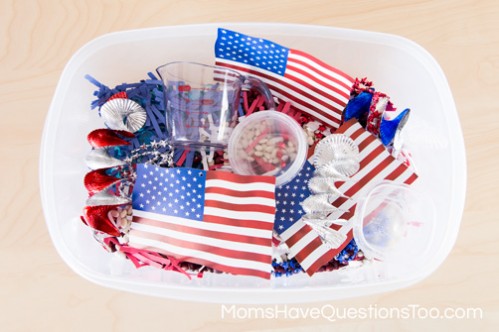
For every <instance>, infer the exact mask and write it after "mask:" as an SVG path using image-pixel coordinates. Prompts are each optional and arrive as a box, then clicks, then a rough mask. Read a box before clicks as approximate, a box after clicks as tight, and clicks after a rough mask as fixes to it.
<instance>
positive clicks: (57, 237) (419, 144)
mask: <svg viewBox="0 0 499 332" xmlns="http://www.w3.org/2000/svg"><path fill="white" fill-rule="evenodd" d="M218 27H225V28H229V29H232V30H236V31H240V32H243V33H246V34H250V35H253V36H260V37H262V38H267V39H270V40H272V41H275V42H278V43H280V44H282V45H285V46H287V47H290V48H296V49H300V50H304V51H307V52H309V53H311V54H313V55H315V56H317V57H319V58H320V59H322V60H324V61H325V62H327V63H329V64H331V65H333V66H336V67H337V68H339V69H341V70H343V71H345V72H346V73H348V74H350V75H351V76H353V77H368V78H369V79H370V80H373V81H374V83H375V87H376V88H377V89H378V90H380V91H383V92H385V93H387V94H388V95H389V96H390V97H391V99H392V100H393V102H394V103H395V105H396V106H398V107H410V108H411V109H412V113H411V118H410V120H409V122H408V125H407V126H406V129H405V131H404V136H405V141H406V143H407V144H408V145H409V147H410V149H411V151H412V154H413V157H414V161H415V164H416V166H417V169H418V174H419V179H418V180H417V181H416V183H415V184H414V187H415V188H416V189H417V190H419V191H421V192H424V193H425V194H426V195H428V196H430V197H431V199H432V200H433V201H434V202H435V205H436V219H437V225H436V230H435V237H434V239H435V240H434V241H433V243H432V244H431V248H430V253H431V254H429V255H428V257H427V259H425V260H424V261H422V262H420V264H418V266H416V267H414V268H412V269H411V268H407V267H405V268H403V269H400V270H397V269H395V270H394V269H390V270H387V269H384V268H383V264H381V263H374V264H366V265H364V266H361V267H359V268H353V267H351V268H347V269H344V270H341V271H334V272H322V273H316V274H315V275H314V276H313V277H309V276H307V275H306V274H305V273H302V274H299V275H295V276H292V277H290V278H286V277H280V278H274V279H272V280H270V281H268V280H260V279H257V278H252V277H241V276H231V275H222V274H209V273H208V274H205V276H204V277H203V278H201V279H196V278H194V279H193V280H191V281H189V280H188V279H187V278H186V277H185V276H184V275H182V274H180V273H175V272H167V271H162V270H158V269H155V268H149V267H146V268H141V269H135V267H134V266H133V265H132V264H131V263H130V262H129V261H125V260H123V259H121V258H119V257H116V256H114V255H112V254H109V253H107V252H106V251H105V250H103V249H102V247H100V245H99V244H98V243H97V242H96V241H95V240H94V239H93V238H92V235H91V232H90V230H89V229H87V228H86V227H85V226H84V225H83V224H82V222H81V221H80V220H79V219H80V217H79V216H80V213H81V211H82V208H83V206H84V204H85V199H86V195H87V193H86V190H85V188H84V186H83V177H84V175H85V174H86V172H87V171H88V170H87V168H86V166H85V163H84V158H85V155H86V154H87V153H88V151H89V149H90V146H89V144H88V143H87V140H86V135H87V134H88V133H89V132H90V131H91V130H93V129H96V128H102V127H103V122H102V120H101V119H100V118H99V116H98V114H97V111H96V110H93V111H91V110H90V102H91V100H92V99H93V95H92V92H93V91H94V89H95V87H94V86H93V85H92V84H90V83H89V82H88V81H86V80H85V79H84V76H85V74H90V75H92V76H94V77H95V78H97V79H98V80H99V81H101V82H103V83H104V84H107V85H108V86H114V85H116V84H120V83H123V82H135V81H138V80H140V79H144V78H146V77H147V76H146V74H147V72H149V71H154V69H155V68H156V67H157V66H159V65H161V64H164V63H166V62H170V61H175V60H185V61H195V62H204V63H213V62H214V55H213V45H214V42H215V39H216V32H217V28H218ZM193 45H195V48H194V49H193ZM40 182H41V196H42V202H43V208H44V212H45V218H46V222H47V227H48V229H49V231H50V235H51V237H52V240H53V242H54V245H55V247H56V249H57V251H58V252H59V254H60V255H61V257H62V258H63V259H64V261H65V262H66V263H67V264H68V265H69V266H70V267H71V268H72V269H73V270H74V271H75V272H77V273H78V274H80V275H81V276H83V277H85V278H87V279H88V280H91V281H93V282H96V283H98V284H101V285H103V286H107V287H112V288H117V289H121V290H126V291H131V292H137V293H143V294H150V295H155V296H161V297H168V298H177V299H184V300H194V301H205V302H221V303H229V302H233V303H284V302H287V303H291V302H307V301H323V300H333V299H341V298H348V297H354V296H361V295H367V294H373V293H379V292H386V291H391V290H395V289H400V288H402V287H406V286H408V285H411V284H413V283H416V282H418V281H421V280H422V279H424V278H425V277H427V276H428V275H430V274H431V273H432V272H433V271H435V269H437V267H438V266H439V265H440V264H441V263H442V262H443V261H444V260H445V258H446V257H447V255H448V254H449V252H450V250H451V248H452V246H453V245H454V242H455V240H456V236H457V233H458V230H459V225H460V222H461V216H462V212H463V207H464V199H465V191H466V160H465V150H464V143H463V138H462V133H461V128H460V124H459V120H458V116H457V112H456V108H455V105H454V100H453V98H452V94H451V92H450V89H449V86H448V84H447V81H446V78H445V76H444V74H443V72H442V70H441V68H440V67H439V65H438V64H437V62H436V61H435V60H434V59H433V58H432V57H431V55H430V54H429V53H428V52H426V51H425V50H424V49H423V48H421V47H420V46H418V45H417V44H415V43H413V42H411V41H409V40H407V39H404V38H401V37H397V36H394V35H388V34H381V33H374V32H366V31H354V30H345V29H336V28H329V27H318V26H306V25H287V24H263V23H258V24H208V25H190V26H172V27H161V28H154V29H145V30H135V31H124V32H118V33H112V34H108V35H105V36H102V37H100V38H97V39H95V40H93V41H91V42H90V43H88V44H87V45H85V46H83V47H82V48H81V49H80V50H79V51H78V52H77V53H76V54H75V55H74V56H73V57H72V58H71V60H70V61H69V63H68V64H67V66H66V68H65V69H64V72H63V74H62V76H61V79H60V81H59V84H58V86H57V89H56V91H55V94H54V98H53V101H52V104H51V107H50V110H49V113H48V115H47V119H46V123H45V129H44V134H43V142H42V146H41V160H40Z"/></svg>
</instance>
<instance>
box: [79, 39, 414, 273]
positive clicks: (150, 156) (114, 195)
mask: <svg viewBox="0 0 499 332" xmlns="http://www.w3.org/2000/svg"><path fill="white" fill-rule="evenodd" d="M236 39H237V40H238V42H239V43H240V45H242V47H243V48H235V47H234V46H230V45H234V40H236ZM229 40H230V41H231V44H229V43H228V41H229ZM246 48H248V50H246ZM265 48H267V49H268V50H269V51H268V53H264V54H266V55H268V56H269V57H270V58H271V59H270V60H269V61H268V64H267V63H265V61H262V60H261V59H258V60H252V59H253V54H252V52H251V50H252V49H254V50H259V49H265ZM234 52H236V53H234ZM215 53H216V57H217V62H216V64H217V65H219V66H226V67H229V68H232V69H236V70H240V71H242V72H246V73H251V74H256V75H257V76H258V77H260V78H261V79H262V80H264V81H265V82H266V83H267V84H268V85H269V87H270V89H271V91H272V93H273V94H274V96H275V97H276V100H277V101H278V104H277V108H276V111H279V112H282V113H284V114H287V115H289V116H290V117H292V118H293V119H295V120H296V121H297V122H298V123H299V124H300V125H301V126H302V128H303V130H304V133H305V134H306V136H307V140H308V145H309V147H310V148H309V151H310V152H309V156H312V155H314V151H315V147H316V145H317V146H322V149H321V151H323V152H322V153H323V154H325V155H327V151H328V146H327V145H328V144H330V143H329V142H337V141H338V139H340V138H341V140H342V141H344V142H347V143H348V144H360V145H359V146H360V147H361V155H360V159H359V157H358V156H356V157H355V158H357V159H356V160H359V161H360V171H358V169H359V166H358V165H357V166H356V165H355V164H352V165H353V167H354V168H355V169H354V170H353V171H352V170H351V169H347V171H344V170H342V169H341V167H340V166H341V165H340V162H343V163H345V162H346V163H347V164H346V165H351V164H349V163H350V162H351V160H349V159H345V160H342V161H338V160H334V158H333V159H330V160H325V158H324V157H322V158H321V156H320V155H315V158H316V159H315V162H314V165H313V166H315V177H312V174H314V167H312V165H311V164H309V163H306V165H305V166H304V169H305V167H311V168H310V171H309V172H307V175H308V177H305V171H303V175H300V176H297V177H296V178H295V181H298V182H299V181H302V183H305V184H306V183H307V182H308V183H309V185H308V186H304V187H303V190H302V191H300V192H301V193H302V195H303V196H304V197H301V198H298V197H297V198H294V199H289V200H288V199H284V195H286V193H287V192H289V188H290V187H289V184H288V186H287V187H286V188H285V187H282V188H275V189H272V190H271V193H272V195H274V193H275V196H269V199H271V200H275V202H276V203H277V204H276V203H274V204H273V207H271V206H270V205H269V213H270V214H272V215H275V220H276V222H275V224H274V223H273V222H272V224H273V225H274V226H273V227H274V237H273V238H272V233H271V232H272V225H271V226H270V228H265V229H266V230H267V231H266V232H267V233H264V235H265V237H268V239H269V241H270V242H268V244H265V246H262V249H256V250H264V251H265V250H266V249H265V248H266V247H268V248H270V250H271V251H270V252H268V254H265V255H263V254H262V253H261V252H260V251H259V252H260V254H258V255H259V256H258V257H261V260H260V261H259V262H267V263H259V262H257V261H258V259H257V261H255V260H254V257H252V258H251V259H250V260H249V261H248V262H246V261H244V262H243V263H240V264H242V265H244V266H246V265H247V264H249V265H251V264H253V265H254V266H264V265H265V264H268V271H267V269H266V268H265V267H262V268H257V269H261V271H259V272H258V273H255V271H254V270H251V269H249V270H248V269H245V268H243V266H239V265H237V264H239V263H237V262H234V259H233V258H231V255H232V251H230V252H227V253H226V255H228V256H226V257H228V258H227V259H226V260H224V261H223V262H224V263H222V262H218V261H216V259H218V258H217V257H218V256H213V257H212V256H209V255H204V254H200V255H199V256H197V257H198V258H196V259H192V257H191V258H190V259H187V260H184V259H183V257H182V256H183V255H182V253H181V252H180V253H179V252H176V254H173V253H174V252H175V250H173V249H171V248H170V247H165V248H166V249H165V250H160V249H157V247H154V246H152V247H151V246H150V245H149V246H146V245H142V246H141V245H139V242H140V241H139V242H137V241H138V240H135V239H136V238H137V234H140V232H144V229H145V230H147V227H146V226H141V225H140V222H139V221H138V219H140V218H142V219H143V218H144V216H147V215H148V214H147V213H145V214H141V213H142V212H141V211H140V208H138V206H139V204H140V203H138V202H139V201H140V200H139V196H137V195H138V194H137V192H139V191H137V190H136V189H134V187H135V186H136V185H142V184H144V182H143V181H142V178H141V179H139V181H138V180H137V176H144V178H146V177H147V175H146V173H145V172H146V171H147V165H151V167H152V169H154V170H156V171H158V172H159V173H158V174H161V176H163V175H164V176H166V175H169V174H170V173H168V170H169V169H174V168H181V169H182V174H181V175H179V178H177V177H176V175H173V176H172V178H174V179H176V180H180V179H181V178H182V177H184V180H185V177H189V176H191V175H190V174H191V171H190V170H191V169H192V170H196V169H197V170H199V171H200V172H201V171H202V172H204V173H202V174H203V175H204V176H208V174H214V175H210V176H215V178H217V177H218V176H217V175H216V174H222V173H227V174H230V173H228V172H226V169H227V168H230V165H229V163H228V160H227V155H226V153H225V152H224V151H223V150H217V151H210V155H209V158H208V157H207V155H206V153H205V154H203V153H200V152H195V151H189V150H182V149H176V150H175V151H174V150H173V148H172V146H170V144H169V142H168V138H167V137H168V136H167V123H166V121H167V119H166V117H165V112H166V107H165V96H164V90H163V83H162V81H161V80H159V79H158V78H157V77H156V76H155V75H154V74H152V73H149V74H148V79H145V80H142V81H140V82H137V83H131V84H128V83H123V84H121V85H118V86H116V87H114V88H109V87H107V86H106V85H104V84H102V83H100V82H99V81H97V80H96V79H94V78H93V77H91V76H89V75H87V76H86V78H87V80H89V81H90V82H91V83H92V84H94V85H95V86H96V87H97V88H98V89H97V90H96V91H95V92H94V96H95V97H96V100H94V101H93V102H92V104H91V108H92V109H96V108H97V109H98V110H99V115H100V116H101V118H102V119H103V122H104V124H105V126H106V128H102V129H96V130H94V131H92V132H91V133H89V134H88V137H87V139H88V142H89V144H90V147H91V150H90V152H89V154H88V156H87V159H86V162H87V165H88V167H89V168H90V169H91V170H90V171H89V172H88V173H87V175H86V176H85V178H84V185H85V188H86V189H87V191H88V194H89V197H88V200H87V202H86V205H85V207H84V209H83V214H82V217H81V219H82V221H83V222H84V223H85V224H86V225H88V226H89V227H90V228H91V229H92V231H93V234H94V237H95V239H96V240H97V241H99V242H100V243H101V244H102V246H103V247H104V248H106V249H107V250H108V251H110V252H120V253H121V254H123V255H124V256H125V257H127V258H128V259H129V260H130V261H131V262H132V263H133V264H134V265H135V266H136V267H137V268H139V267H142V266H155V267H157V268H161V269H165V270H173V271H178V272H180V273H183V274H185V275H186V276H187V277H189V278H191V277H192V276H197V277H202V275H203V273H204V272H214V273H220V272H227V273H232V274H236V275H254V276H259V277H263V278H269V277H270V273H272V275H274V276H275V277H280V276H290V275H293V274H296V273H302V272H307V273H308V274H309V275H312V274H313V273H315V272H320V271H331V270H335V269H338V268H341V267H345V266H347V265H348V263H349V262H350V261H352V260H362V259H363V255H362V253H361V252H359V250H358V248H357V246H356V243H355V240H354V239H352V237H351V232H348V229H346V231H342V233H341V234H342V239H341V241H340V242H341V243H340V244H338V243H335V242H333V245H334V248H330V246H331V243H327V241H326V240H325V239H327V238H328V236H329V234H330V233H331V232H333V233H334V232H336V230H338V229H340V228H341V227H340V226H339V224H343V223H345V221H347V220H348V219H349V218H351V217H352V215H353V213H354V209H355V205H351V204H350V205H349V204H346V203H345V202H348V200H352V199H351V198H354V197H355V195H357V192H356V191H353V188H354V187H355V186H356V184H355V183H354V184H353V187H352V186H351V184H349V181H350V176H352V178H355V176H353V175H354V174H356V173H357V171H358V172H361V171H362V169H363V168H365V167H366V164H365V163H366V162H367V161H366V160H367V159H368V158H370V157H366V154H365V153H367V152H366V151H367V150H366V149H376V151H378V150H379V149H380V148H379V147H378V146H377V145H376V146H374V145H372V144H374V143H372V142H373V141H372V140H376V141H379V142H380V143H379V146H382V148H381V149H382V150H383V151H385V150H386V153H387V156H390V158H391V159H390V160H388V159H387V160H388V161H386V162H385V163H387V165H388V164H390V165H391V164H393V165H395V166H396V167H395V166H394V167H395V168H396V169H401V167H404V170H405V169H409V167H410V166H411V163H410V159H408V158H406V156H408V155H409V154H408V152H407V151H406V150H404V149H402V148H401V146H402V145H401V143H400V142H397V140H398V139H399V137H398V133H399V132H400V130H401V129H402V127H403V126H404V124H405V122H406V121H407V119H408V115H409V113H410V110H409V109H405V110H403V111H402V112H398V111H397V110H396V108H395V107H394V106H393V104H392V102H391V101H390V99H389V97H388V96H387V95H385V94H383V93H381V92H377V91H375V90H374V88H373V84H372V82H370V81H368V80H367V79H365V78H364V79H355V80H354V79H352V78H351V77H349V76H348V75H346V74H344V73H343V72H341V71H339V70H337V69H335V68H334V67H331V66H329V65H327V64H325V63H323V62H321V61H320V60H318V59H316V58H314V57H312V56H310V55H308V54H306V53H304V52H301V51H298V50H290V49H287V48H285V47H282V46H280V45H278V44H275V43H273V42H270V41H266V40H263V39H260V38H253V37H250V36H246V35H243V34H239V33H237V32H233V31H229V30H226V29H219V31H218V38H217V42H216V44H215ZM230 54H243V56H242V57H239V58H238V57H237V56H229V55H230ZM282 59H285V61H282ZM272 61H274V62H275V63H276V64H280V63H282V64H283V65H282V66H277V67H276V68H272V67H271V65H272V63H271V62H272ZM262 62H263V64H262ZM307 68H309V69H310V70H311V71H310V72H307ZM314 73H315V74H314ZM317 77H319V79H320V84H322V85H323V86H324V87H323V88H321V89H313V90H314V91H315V92H311V85H314V86H315V85H317V84H319V81H317V79H316V78H317ZM292 91H294V92H292ZM317 91H318V92H317ZM297 98H298V99H297ZM328 102H331V103H332V104H331V105H333V106H332V108H331V109H330V112H333V113H334V114H329V113H327V112H326V113H325V110H326V111H327V108H325V106H324V105H325V103H328ZM263 109H264V106H263V98H262V97H261V96H260V95H259V94H258V93H256V92H254V91H245V92H244V93H243V94H242V98H241V103H240V107H239V115H240V116H248V115H250V114H252V113H254V112H258V111H261V110H263ZM352 121H354V122H355V124H353V122H352ZM356 126H358V128H361V129H362V128H363V129H362V131H365V132H366V133H368V135H369V136H370V137H371V138H372V139H371V138H368V137H367V136H365V135H364V134H363V132H360V131H358V130H357V129H355V130H354V128H357V127H356ZM339 132H341V134H338V133H339ZM345 133H346V134H347V135H345ZM359 135H360V136H359ZM377 138H379V140H378V139H377ZM354 142H355V143H354ZM366 142H367V143H366ZM331 144H332V143H331ZM337 144H339V143H337ZM343 144H345V143H343ZM366 144H369V146H367V147H366ZM376 144H378V143H376ZM355 148H357V145H355ZM324 151H326V152H324ZM362 151H364V152H362ZM379 151H380V152H381V150H379ZM380 152H379V153H380ZM363 153H364V154H363ZM392 156H394V157H398V158H399V159H400V161H397V160H396V159H395V158H394V157H392ZM359 161H355V162H356V163H358V162H359ZM339 165H340V166H339ZM398 165H401V166H398ZM338 167H340V169H339V168H338ZM351 167H352V166H350V168H351ZM160 168H161V169H163V170H161V169H160ZM206 169H208V170H207V171H208V172H213V173H208V172H206ZM184 170H185V173H184ZM401 171H402V169H401ZM187 172H189V173H187ZM407 172H408V171H407ZM179 174H180V173H179ZM200 174H201V173H200ZM370 174H371V173H370ZM397 174H398V173H397ZM404 174H405V173H404ZM408 174H409V173H408ZM410 174H412V175H410ZM410 174H409V175H408V176H409V178H407V179H406V178H404V179H406V180H404V181H406V183H410V182H412V181H414V180H415V179H416V177H417V176H415V174H413V173H410ZM328 177H329V179H328ZM371 177H375V174H371ZM386 177H387V178H389V179H392V180H396V179H397V178H398V177H399V175H397V176H395V175H393V174H392V173H390V174H388V175H387V176H386ZM409 179H410V181H409ZM224 180H225V179H224ZM257 180H258V181H260V180H262V181H267V180H265V179H257ZM234 181H236V182H237V181H239V179H236V178H235V180H234ZM309 181H310V182H309ZM355 181H364V182H365V181H366V180H365V179H362V180H358V179H357V180H355ZM165 183H166V182H165ZM359 183H363V182H359ZM290 184H291V185H293V182H291V183H290ZM189 185H190V183H189ZM294 185H296V183H295V184H294ZM362 185H363V184H362ZM309 186H310V189H309V188H308V187H309ZM357 186H358V183H357ZM295 187H296V186H295ZM272 188H273V187H272ZM214 190H219V189H217V188H215V189H214ZM244 190H246V189H244ZM274 190H275V191H274ZM359 192H361V191H359ZM269 194H270V192H269ZM237 195H239V194H237ZM319 196H320V197H319ZM314 197H315V198H314ZM324 199H325V200H324ZM307 200H308V201H309V202H311V201H312V200H314V201H313V205H310V204H309V203H307ZM319 200H324V202H325V203H324V204H325V205H323V204H322V203H320V204H322V205H321V206H322V207H321V208H318V205H317V204H318V203H317V202H319ZM204 202H205V204H207V203H206V202H207V201H206V200H205V201H204ZM288 202H290V203H291V202H293V204H296V205H297V207H296V209H294V210H293V212H292V213H290V211H289V209H286V207H285V205H286V204H287V203H288ZM321 202H322V201H321ZM248 204H256V203H248ZM158 206H160V205H159V203H158ZM165 206H166V205H165ZM248 206H249V207H250V208H251V207H252V206H254V205H248ZM311 207H312V208H311ZM329 207H331V208H329ZM163 209H164V208H163ZM301 209H302V210H301ZM319 210H320V211H319ZM193 211H194V209H193ZM248 211H250V210H248ZM300 211H301V212H300ZM333 211H337V213H333ZM300 213H301V214H300ZM307 215H308V217H307ZM140 216H142V217H140ZM300 216H301V217H304V218H300ZM311 216H312V217H311ZM137 218H138V219H137ZM167 219H168V218H167ZM288 219H289V220H291V221H292V222H291V223H288V224H283V223H282V222H280V221H281V220H288ZM278 221H279V222H278ZM312 221H313V222H312ZM151 222H152V221H151ZM217 222H218V221H217ZM152 223H153V222H152ZM146 224H147V223H146ZM278 225H279V226H278ZM282 225H284V226H282ZM139 226H140V227H143V228H140V227H139ZM177 226H178V225H177ZM177 226H175V225H173V226H171V227H177ZM231 227H232V225H229V228H231ZM307 229H308V230H307ZM245 230H246V229H245V228H244V227H242V228H240V229H236V230H235V232H236V233H234V234H237V235H231V236H232V237H236V238H238V237H241V236H246V235H244V234H240V233H238V232H244V231H245ZM319 230H320V231H319ZM169 231H171V232H173V233H175V232H176V233H178V232H179V229H176V228H175V229H174V230H168V232H169ZM185 231H186V230H185V229H184V230H180V232H185ZM192 232H194V233H192V234H193V235H192V236H194V237H197V236H199V232H200V231H199V230H192ZM203 232H205V233H203V236H207V237H210V235H206V234H210V233H209V231H206V230H205V231H203ZM321 232H322V233H321ZM260 233H261V232H260ZM162 234H163V233H162ZM164 234H166V235H164V239H167V240H164V241H166V242H168V239H170V237H169V236H171V234H170V233H167V231H165V233H164ZM213 234H215V233H213ZM314 234H315V235H314ZM313 236H317V238H318V239H319V243H317V242H314V241H311V242H310V245H309V246H314V248H315V249H313V250H312V251H310V253H311V254H307V253H304V251H303V250H301V251H300V250H297V249H296V243H297V239H301V238H302V237H309V238H311V239H313ZM180 238H183V237H182V235H181V236H180ZM137 239H138V238H137ZM176 241H178V239H176ZM221 241H224V239H223V238H222V239H221ZM241 241H243V242H247V241H250V240H249V238H247V237H244V238H242V240H241ZM321 241H322V242H324V244H325V246H326V247H328V246H329V247H328V248H326V249H324V250H323V251H321V250H322V249H321V248H322V244H320V242H321ZM175 243H176V242H175ZM313 243H315V244H313ZM151 248H152V249H151ZM185 248H186V249H185V250H190V249H188V247H185ZM213 248H214V247H213V246H210V247H206V248H205V249H206V251H210V250H215V249H213ZM330 249H334V250H330ZM217 250H219V249H217ZM224 250H225V249H224ZM319 253H320V254H319ZM254 255H256V254H253V256H254ZM262 255H263V256H262ZM307 255H316V256H317V255H319V256H318V257H317V258H314V259H313V260H311V258H310V256H307ZM184 256H186V255H184ZM187 256H188V255H187ZM191 256H192V255H191ZM231 262H233V263H234V264H235V265H234V266H235V267H228V266H230V264H232V263H231Z"/></svg>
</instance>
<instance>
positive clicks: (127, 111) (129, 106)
mask: <svg viewBox="0 0 499 332" xmlns="http://www.w3.org/2000/svg"><path fill="white" fill-rule="evenodd" d="M100 115H101V117H102V119H103V120H104V123H105V124H106V125H107V126H108V127H109V128H111V129H114V130H126V131H129V132H131V133H134V132H136V131H138V130H139V129H140V128H142V127H143V126H144V124H145V123H146V120H147V113H146V110H145V109H144V108H143V107H142V106H140V105H139V104H138V103H136V102H135V101H133V100H131V99H125V98H116V99H112V100H109V101H108V102H106V103H105V104H104V105H102V107H101V108H100Z"/></svg>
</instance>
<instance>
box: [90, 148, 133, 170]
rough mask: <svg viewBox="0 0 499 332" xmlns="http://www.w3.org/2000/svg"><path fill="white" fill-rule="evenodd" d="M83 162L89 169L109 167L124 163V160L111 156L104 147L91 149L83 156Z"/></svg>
mask: <svg viewBox="0 0 499 332" xmlns="http://www.w3.org/2000/svg"><path fill="white" fill-rule="evenodd" d="M85 163H86V164H87V166H88V167H89V168H91V169H94V170H95V169H100V168H110V167H116V166H122V165H125V164H126V163H127V162H126V161H125V160H120V159H117V158H114V157H111V156H110V155H109V154H108V153H107V151H106V150H105V149H93V150H91V151H90V152H89V153H88V154H87V157H86V158H85Z"/></svg>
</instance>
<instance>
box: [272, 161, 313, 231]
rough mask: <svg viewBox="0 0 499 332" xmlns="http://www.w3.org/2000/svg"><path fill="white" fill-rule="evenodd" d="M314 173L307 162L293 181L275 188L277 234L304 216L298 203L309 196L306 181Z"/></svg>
mask: <svg viewBox="0 0 499 332" xmlns="http://www.w3.org/2000/svg"><path fill="white" fill-rule="evenodd" d="M314 171H315V167H314V166H312V164H310V162H309V161H308V160H307V161H305V164H304V165H303V167H302V169H301V171H300V172H299V173H298V175H296V176H295V177H294V178H293V180H291V181H290V182H289V183H287V184H285V185H282V186H279V187H277V188H276V190H275V194H276V212H275V222H274V230H275V231H276V232H277V233H278V234H281V233H282V232H284V231H286V230H287V229H288V228H289V227H291V225H293V224H294V223H295V222H296V221H298V220H299V219H300V218H301V217H302V216H303V215H305V212H304V211H303V209H302V207H301V205H300V203H301V202H303V200H305V198H307V197H308V196H310V190H309V189H308V180H310V178H311V177H312V176H313V175H314Z"/></svg>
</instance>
